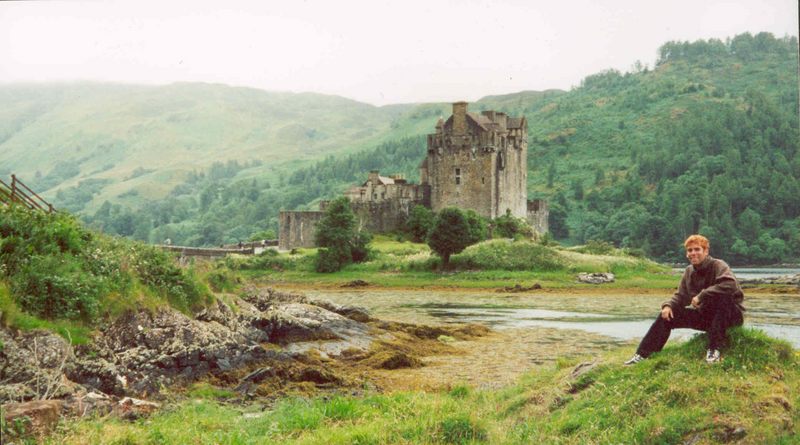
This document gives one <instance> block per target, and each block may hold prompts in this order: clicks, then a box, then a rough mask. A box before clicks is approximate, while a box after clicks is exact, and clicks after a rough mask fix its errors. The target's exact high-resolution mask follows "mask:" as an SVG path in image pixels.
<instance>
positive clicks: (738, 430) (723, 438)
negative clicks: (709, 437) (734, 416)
mask: <svg viewBox="0 0 800 445" xmlns="http://www.w3.org/2000/svg"><path fill="white" fill-rule="evenodd" d="M746 435H747V430H746V429H745V428H744V427H741V426H737V427H732V426H726V427H725V428H724V429H723V430H721V431H717V432H716V433H714V437H715V438H716V439H717V440H718V441H720V442H722V443H728V442H736V441H738V440H741V439H743V438H744V436H746Z"/></svg>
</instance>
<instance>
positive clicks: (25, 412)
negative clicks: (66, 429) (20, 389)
mask: <svg viewBox="0 0 800 445" xmlns="http://www.w3.org/2000/svg"><path fill="white" fill-rule="evenodd" d="M61 405H62V402H61V401H60V400H36V401H31V402H23V403H8V404H6V405H3V410H2V411H3V418H4V419H5V422H6V425H8V426H9V428H8V433H9V435H10V436H11V437H10V438H9V439H11V440H13V439H15V438H20V439H22V438H27V437H33V438H36V439H37V440H41V439H42V438H43V437H45V436H47V435H48V434H50V433H51V432H52V431H53V430H54V429H55V427H56V425H58V420H59V419H60V418H61ZM5 439H6V438H4V440H3V442H4V443H5V441H6V440H5Z"/></svg>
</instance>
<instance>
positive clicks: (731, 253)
mask: <svg viewBox="0 0 800 445" xmlns="http://www.w3.org/2000/svg"><path fill="white" fill-rule="evenodd" d="M658 57H659V58H658V61H657V63H656V65H655V66H654V67H647V66H643V65H641V64H639V63H637V64H635V66H634V69H633V70H632V71H631V72H627V73H621V72H617V71H614V70H609V71H605V72H601V73H597V74H594V75H591V76H588V77H586V78H585V79H584V80H583V82H582V83H581V85H580V86H579V87H576V88H573V89H572V90H571V91H568V92H565V91H558V90H549V91H543V92H532V91H528V92H520V93H515V94H508V95H502V96H488V97H485V98H483V99H481V100H479V101H478V102H476V103H473V104H470V110H471V111H475V112H477V111H481V110H484V109H495V110H498V111H504V112H506V113H509V114H511V115H521V114H522V115H525V116H526V117H527V119H528V122H529V159H528V168H529V175H528V178H529V184H528V189H529V196H530V197H532V198H544V199H547V200H548V201H549V202H550V206H551V221H550V224H551V231H552V232H553V234H554V235H555V236H556V238H557V239H559V240H561V241H563V242H566V243H583V242H585V241H587V240H590V239H604V240H609V241H612V242H614V243H615V244H617V245H618V246H624V247H632V248H641V249H642V250H644V251H645V253H647V254H648V255H650V256H653V257H656V258H659V259H662V260H667V261H680V260H681V255H680V253H679V245H678V241H679V240H680V239H682V238H683V237H684V235H685V234H688V233H693V232H697V231H700V232H702V233H706V234H708V235H709V236H711V237H712V239H713V240H714V242H715V245H714V254H716V255H719V256H724V257H726V258H730V259H731V260H732V261H734V262H736V263H739V264H743V263H761V264H765V263H775V262H781V261H784V262H785V261H796V260H797V253H796V252H798V251H800V220H798V217H800V204H798V201H797V199H796V198H794V197H796V196H798V195H800V184H798V178H800V157H798V155H797V153H798V139H800V136H798V58H797V57H798V56H797V38H796V37H784V38H775V37H774V36H772V35H771V34H768V33H760V34H757V35H755V36H754V35H751V34H742V35H738V36H735V37H733V38H731V39H728V40H726V41H720V40H713V39H712V40H708V41H702V40H701V41H697V42H691V43H690V42H668V43H666V44H664V45H663V46H662V47H661V48H659V49H658ZM0 99H2V102H3V103H4V104H5V103H9V104H10V105H11V106H9V107H7V108H6V109H4V110H2V111H0V116H2V117H3V119H0V122H2V123H0V141H3V142H2V144H0V149H2V151H0V175H2V174H7V173H10V172H12V171H13V172H16V173H18V174H19V175H21V176H22V177H23V178H34V179H33V180H31V181H29V182H34V185H35V186H39V188H40V189H45V190H47V193H46V194H47V196H48V197H50V198H52V199H53V200H54V201H55V204H56V205H57V206H59V207H60V208H66V209H68V210H71V211H75V212H78V213H80V214H81V215H83V218H84V220H85V221H87V222H89V223H91V224H93V225H94V226H95V227H97V228H101V229H102V230H104V231H107V232H110V233H116V234H121V235H125V236H132V237H135V238H139V239H143V240H149V241H151V242H158V241H162V240H164V239H166V238H170V239H171V240H172V241H173V242H176V243H186V244H219V243H222V242H235V241H237V240H241V239H245V238H249V237H250V236H252V235H253V234H254V233H256V232H261V231H264V230H276V229H277V214H278V211H279V210H280V209H303V208H313V207H314V205H315V203H316V202H317V201H318V200H320V199H325V198H331V197H334V196H337V195H338V194H340V193H341V192H342V191H343V190H344V189H345V188H347V187H348V186H351V185H353V184H354V183H357V182H360V181H362V180H363V178H364V177H365V175H366V174H367V172H368V171H369V170H372V169H379V170H381V171H382V172H384V173H386V174H389V173H402V174H405V175H406V177H407V178H409V179H411V180H415V179H417V177H418V173H417V166H418V165H419V162H420V161H421V160H422V158H423V156H424V152H425V139H424V135H425V134H426V133H430V132H432V131H433V128H434V125H435V122H436V120H437V119H438V118H439V117H440V116H448V115H449V114H450V111H451V107H450V104H418V105H392V106H386V107H372V106H369V105H365V104H359V103H357V102H353V101H349V100H346V99H342V98H335V97H329V96H321V95H313V94H299V95H298V94H288V93H280V94H279V93H267V92H263V91H259V90H253V89H246V88H232V87H226V86H220V85H203V84H177V85H171V86H167V87H129V86H118V85H93V84H78V85H61V86H51V87H41V86H24V87H22V86H17V87H2V88H0ZM31 147H36V149H35V150H31ZM39 147H41V148H39ZM28 151H31V152H32V153H34V155H33V156H30V155H26V154H25V153H27V152H28ZM37 172H38V174H37ZM263 235H264V234H263V233H261V234H259V236H263ZM734 246H736V247H735V248H734Z"/></svg>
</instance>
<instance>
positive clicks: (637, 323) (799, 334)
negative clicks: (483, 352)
mask: <svg viewBox="0 0 800 445" xmlns="http://www.w3.org/2000/svg"><path fill="white" fill-rule="evenodd" d="M427 310H428V313H429V314H430V315H431V316H434V317H436V318H438V319H440V320H441V321H442V322H445V323H467V322H470V323H472V322H474V323H483V324H487V325H489V326H491V327H492V328H494V329H509V328H525V327H543V328H558V329H578V330H581V331H586V332H591V333H594V334H600V335H605V336H608V337H612V338H615V339H619V340H633V339H639V338H642V337H644V334H645V333H647V329H648V328H650V325H651V324H652V323H653V319H644V320H642V319H638V318H628V317H619V316H611V315H604V314H592V313H582V312H565V311H549V310H543V309H480V308H457V307H452V306H447V307H443V308H435V307H432V308H428V309H427ZM782 315H785V316H786V318H790V319H791V320H790V321H793V322H796V323H800V314H797V313H794V314H782ZM745 326H749V327H755V328H758V329H761V330H763V331H765V332H766V333H767V334H769V335H770V336H773V337H776V338H781V339H784V340H787V341H789V342H790V343H792V345H793V346H794V347H795V348H800V325H796V324H777V323H748V322H747V321H745ZM695 333H697V331H694V330H691V329H677V330H675V331H673V334H672V336H671V337H670V338H678V339H680V338H688V337H689V336H691V335H694V334H695Z"/></svg>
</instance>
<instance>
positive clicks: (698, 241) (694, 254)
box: [683, 235, 709, 266]
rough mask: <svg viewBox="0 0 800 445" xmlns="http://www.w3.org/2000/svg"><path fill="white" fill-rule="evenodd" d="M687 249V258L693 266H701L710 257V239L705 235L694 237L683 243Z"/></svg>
mask: <svg viewBox="0 0 800 445" xmlns="http://www.w3.org/2000/svg"><path fill="white" fill-rule="evenodd" d="M683 246H684V247H686V258H688V259H689V262H690V263H692V266H699V265H700V264H701V263H702V262H703V261H704V260H705V259H706V257H707V256H708V247H709V244H708V238H706V237H704V236H703V235H692V236H690V237H689V238H686V241H684V242H683Z"/></svg>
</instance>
